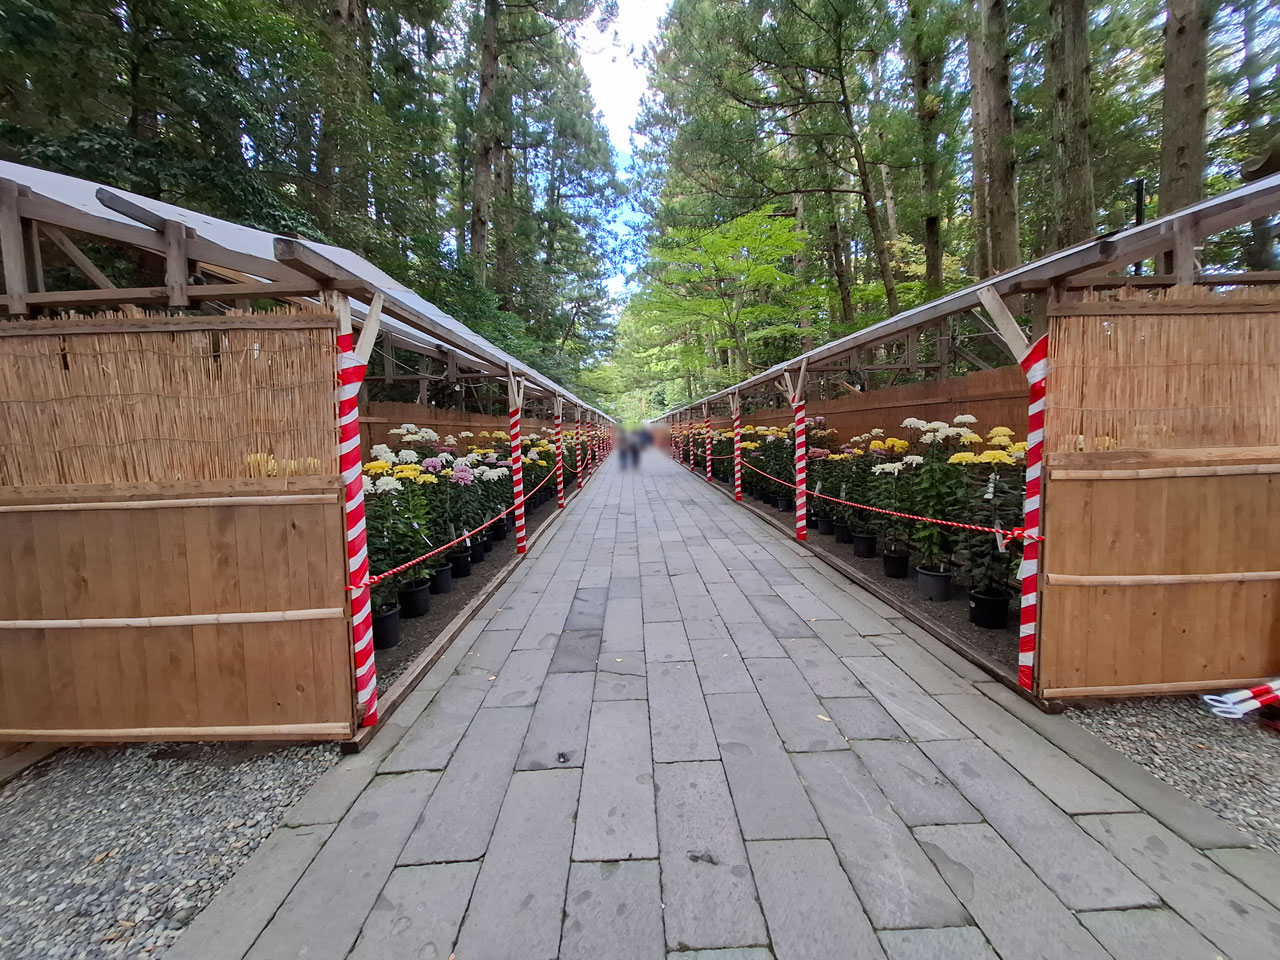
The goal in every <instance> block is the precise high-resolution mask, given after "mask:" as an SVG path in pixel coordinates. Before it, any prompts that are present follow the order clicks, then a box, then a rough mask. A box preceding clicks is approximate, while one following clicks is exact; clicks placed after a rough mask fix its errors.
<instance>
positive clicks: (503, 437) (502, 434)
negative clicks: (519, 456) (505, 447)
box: [492, 430, 511, 440]
mask: <svg viewBox="0 0 1280 960" xmlns="http://www.w3.org/2000/svg"><path fill="white" fill-rule="evenodd" d="M492 436H494V437H496V438H497V439H499V440H509V439H511V438H510V437H508V436H507V433H506V431H505V430H494V431H493V433H492Z"/></svg>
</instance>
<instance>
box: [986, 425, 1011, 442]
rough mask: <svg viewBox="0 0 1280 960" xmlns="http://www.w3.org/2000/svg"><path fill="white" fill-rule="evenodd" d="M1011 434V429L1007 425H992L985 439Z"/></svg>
mask: <svg viewBox="0 0 1280 960" xmlns="http://www.w3.org/2000/svg"><path fill="white" fill-rule="evenodd" d="M1012 436H1013V431H1012V430H1010V429H1009V428H1008V427H992V428H991V429H990V430H989V431H988V432H987V439H990V438H992V437H1012Z"/></svg>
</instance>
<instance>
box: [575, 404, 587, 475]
mask: <svg viewBox="0 0 1280 960" xmlns="http://www.w3.org/2000/svg"><path fill="white" fill-rule="evenodd" d="M573 409H574V410H575V411H576V412H577V417H578V419H577V421H576V423H575V425H574V430H573V448H574V451H575V452H574V457H573V459H574V465H575V466H576V467H577V468H578V471H577V473H576V474H574V476H576V477H577V478H578V486H580V487H581V486H582V485H583V484H584V483H586V482H587V476H586V472H585V471H584V470H583V469H582V467H583V464H585V463H586V461H587V457H586V452H585V451H584V450H583V448H582V408H581V407H574V408H573Z"/></svg>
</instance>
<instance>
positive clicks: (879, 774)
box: [851, 740, 982, 827]
mask: <svg viewBox="0 0 1280 960" xmlns="http://www.w3.org/2000/svg"><path fill="white" fill-rule="evenodd" d="M851 746H852V747H853V752H854V753H856V754H857V755H858V759H860V760H861V761H862V762H863V764H864V765H865V766H866V768H867V770H868V771H869V772H870V773H871V776H872V779H874V780H875V782H876V785H877V786H879V788H880V789H881V790H882V791H883V792H884V795H885V796H886V797H888V798H889V802H890V803H891V804H893V809H894V811H895V812H896V813H897V814H898V816H899V817H901V818H902V822H903V823H905V824H906V825H907V826H909V827H923V826H927V825H929V824H936V823H978V822H980V821H981V820H982V817H981V816H980V815H979V813H978V811H977V810H975V809H974V808H973V804H971V803H969V801H968V800H966V799H965V798H964V797H963V796H961V794H960V791H959V790H957V789H956V788H955V787H954V786H953V785H952V783H951V781H950V780H948V779H947V778H946V777H944V776H943V775H942V774H941V773H940V772H939V770H938V768H937V767H935V766H934V765H933V762H932V761H931V760H930V759H929V758H928V757H926V756H925V755H924V754H923V753H921V752H920V748H919V747H917V746H916V745H915V744H912V743H895V742H893V741H892V740H856V741H854V742H853V743H852V744H851Z"/></svg>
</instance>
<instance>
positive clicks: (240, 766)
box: [0, 743, 339, 960]
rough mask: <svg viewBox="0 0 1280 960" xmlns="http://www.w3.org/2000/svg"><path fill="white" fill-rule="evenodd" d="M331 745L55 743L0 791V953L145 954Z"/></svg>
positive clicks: (293, 794) (224, 871)
mask: <svg viewBox="0 0 1280 960" xmlns="http://www.w3.org/2000/svg"><path fill="white" fill-rule="evenodd" d="M338 757H339V754H338V748H337V747H336V746H335V745H333V744H322V745H314V746H278V745H264V744H232V743H220V744H191V745H186V744H183V745H175V744H139V745H136V746H128V747H105V748H89V747H86V748H79V749H67V750H62V751H60V752H58V753H56V754H54V755H53V756H51V757H49V758H48V759H47V760H45V761H43V762H42V763H40V764H38V765H37V766H35V767H33V768H32V769H30V770H28V771H27V772H26V773H24V774H23V775H22V776H21V777H19V778H18V779H16V780H14V781H13V782H12V783H10V784H8V785H7V786H5V787H4V788H2V789H0V851H3V853H2V854H0V957H4V958H5V960H26V958H40V960H54V958H91V960H96V958H107V957H111V958H115V957H155V956H159V955H160V954H161V953H162V952H163V950H164V948H165V947H166V946H168V945H169V944H171V943H173V941H174V940H176V939H177V937H178V934H179V933H181V932H182V928H183V927H184V926H185V925H186V924H187V923H189V922H190V921H191V919H192V918H193V917H194V916H195V915H196V913H198V912H199V911H200V910H201V909H202V908H203V907H204V906H205V905H206V904H207V903H208V902H209V901H210V900H211V899H212V898H213V895H214V894H215V893H216V892H217V891H218V888H219V887H220V886H221V885H222V884H224V883H225V882H226V881H227V880H229V879H230V878H231V876H232V875H233V874H234V873H235V871H236V869H237V868H238V867H239V866H240V864H242V863H243V862H244V861H245V860H246V859H248V857H249V855H250V854H251V853H252V852H253V851H254V849H255V848H256V847H257V846H258V844H259V843H260V842H261V841H262V840H263V839H264V838H265V837H266V836H267V835H268V834H270V833H271V831H272V830H273V829H275V827H276V825H277V824H278V823H279V822H280V820H281V819H282V817H283V816H284V813H285V811H286V810H287V809H288V808H289V807H290V805H292V804H293V802H294V801H295V800H297V799H298V798H299V797H300V796H301V795H302V794H303V792H304V791H305V790H306V789H307V788H308V787H310V786H311V785H312V784H313V783H314V782H315V781H316V780H317V779H318V778H319V777H320V775H321V774H322V773H324V772H325V770H327V769H328V768H329V767H331V766H332V765H333V764H335V763H336V762H337V761H338Z"/></svg>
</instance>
